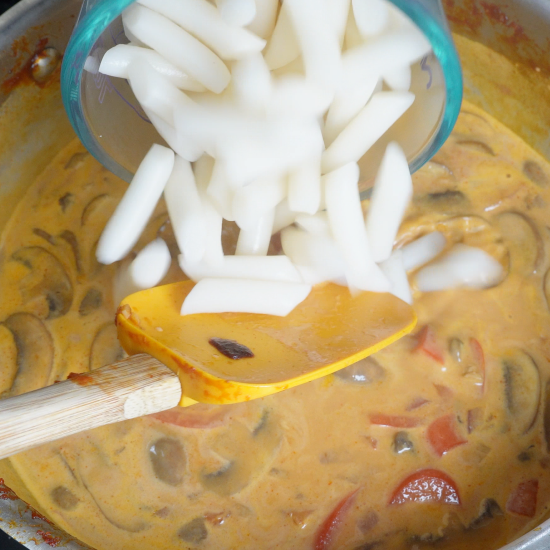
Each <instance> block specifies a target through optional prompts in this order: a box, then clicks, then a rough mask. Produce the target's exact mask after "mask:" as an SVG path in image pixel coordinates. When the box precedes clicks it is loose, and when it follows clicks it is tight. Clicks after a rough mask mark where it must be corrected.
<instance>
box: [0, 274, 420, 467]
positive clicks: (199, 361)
mask: <svg viewBox="0 0 550 550" xmlns="http://www.w3.org/2000/svg"><path fill="white" fill-rule="evenodd" d="M192 287H193V283H192V282H190V281H186V282H183V283H176V284H172V285H167V286H161V287H156V288H152V289H150V290H146V291H143V292H139V293H137V294H133V295H132V296H129V297H128V298H126V299H125V300H124V302H123V303H122V304H121V305H120V307H119V308H118V311H117V315H116V323H117V327H118V336H119V339H120V342H121V344H122V346H123V347H124V349H125V350H126V351H127V352H128V353H129V354H130V355H131V357H129V358H128V359H125V360H123V361H119V362H118V363H115V364H114V365H110V366H107V367H103V368H101V369H98V370H96V371H93V372H90V373H85V374H80V375H77V376H75V377H71V378H70V379H69V380H66V381H64V382H61V383H59V384H54V385H53V386H49V387H47V388H42V389H40V390H36V391H33V392H30V393H27V394H23V395H19V396H16V397H11V398H8V399H3V400H0V458H4V457H6V456H10V455H11V454H15V453H17V452H20V451H23V450H25V449H29V448H31V447H34V446H36V445H39V444H43V443H47V442H49V441H54V440H56V439H59V438H61V437H65V436H67V435H71V434H74V433H77V432H80V431H83V430H87V429H91V428H95V427H98V426H102V425H105V424H110V423H113V422H118V421H120V420H127V419H130V418H136V417H138V416H143V415H146V414H151V413H155V412H160V411H163V410H167V409H170V408H172V407H174V406H176V405H177V404H178V403H179V404H180V405H182V406H186V405H191V404H193V403H195V402H196V401H200V402H204V403H219V404H224V403H235V402H239V401H248V400H250V399H255V398H258V397H262V396H265V395H269V394H271V393H275V392H279V391H282V390H285V389H287V388H290V387H292V386H296V385H298V384H303V383H304V382H309V381H310V380H314V379H315V378H319V377H321V376H325V375H327V374H330V373H332V372H334V371H336V370H338V369H341V368H343V367H346V366H348V365H350V364H352V363H354V362H356V361H359V360H360V359H362V358H363V357H366V356H368V355H370V354H371V353H374V352H376V351H378V350H380V349H382V348H383V347H384V346H387V345H388V344H391V343H392V342H394V341H395V340H397V339H399V338H400V337H401V336H403V335H405V334H407V333H408V332H410V331H411V330H412V329H413V328H414V326H415V324H416V316H415V314H414V311H413V309H412V308H411V307H410V306H409V305H407V304H406V303H405V302H402V301H401V300H399V299H398V298H396V297H394V296H392V295H391V294H378V293H370V292H363V293H360V294H358V295H357V296H351V295H350V293H349V291H348V289H347V288H345V287H341V286H338V285H334V284H326V285H323V286H318V287H315V288H314V289H313V291H312V292H311V294H310V295H309V296H308V298H306V300H305V301H304V302H302V303H301V304H300V305H299V306H298V307H297V308H296V309H294V311H292V312H291V313H290V314H289V315H288V316H286V317H274V316H270V315H258V314H242V313H223V314H198V315H188V316H183V317H182V316H181V315H180V309H181V305H182V303H183V300H184V298H185V296H187V294H188V293H189V292H190V290H191V289H192ZM228 347H229V349H230V350H231V351H232V352H233V351H235V350H236V351H237V352H238V353H237V354H236V356H239V357H240V356H242V355H243V353H242V352H243V350H244V351H246V353H244V355H248V356H245V357H242V358H239V359H235V358H231V357H229V356H227V355H226V354H225V353H227V349H228ZM220 350H221V351H220ZM229 355H232V353H229ZM232 356H233V357H234V356H235V355H234V354H233V355H232ZM165 365H166V366H168V367H169V368H170V369H171V370H169V369H168V368H166V366H165ZM172 371H173V372H172Z"/></svg>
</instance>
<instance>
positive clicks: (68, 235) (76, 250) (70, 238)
mask: <svg viewBox="0 0 550 550" xmlns="http://www.w3.org/2000/svg"><path fill="white" fill-rule="evenodd" d="M59 238H60V239H63V240H64V241H65V242H66V243H67V244H68V245H69V246H70V247H71V251H72V253H73V256H74V263H75V267H76V271H77V273H82V262H81V260H80V247H79V246H78V241H77V239H76V235H75V234H74V233H73V232H72V231H69V230H68V229H66V230H65V231H62V232H61V233H60V234H59Z"/></svg>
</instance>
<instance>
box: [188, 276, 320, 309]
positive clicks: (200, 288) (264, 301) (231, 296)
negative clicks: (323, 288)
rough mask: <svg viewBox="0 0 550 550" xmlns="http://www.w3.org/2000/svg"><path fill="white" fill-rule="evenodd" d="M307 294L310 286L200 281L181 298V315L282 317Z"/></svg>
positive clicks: (278, 283) (238, 281) (300, 284)
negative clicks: (261, 315)
mask: <svg viewBox="0 0 550 550" xmlns="http://www.w3.org/2000/svg"><path fill="white" fill-rule="evenodd" d="M310 292H311V285H306V284H303V283H281V282H274V281H256V280H239V279H203V280H202V281H200V282H199V283H197V284H196V285H195V287H194V288H193V289H192V290H191V292H190V293H189V294H188V295H187V297H186V298H185V301H184V302H183V306H182V308H181V314H182V315H190V314H193V313H225V312H236V313H263V314H267V315H277V316H280V317H284V316H285V315H288V314H289V313H290V312H291V311H292V310H293V309H294V308H295V307H296V306H297V305H298V304H300V303H301V302H303V301H304V300H305V299H306V298H307V296H308V295H309V293H310Z"/></svg>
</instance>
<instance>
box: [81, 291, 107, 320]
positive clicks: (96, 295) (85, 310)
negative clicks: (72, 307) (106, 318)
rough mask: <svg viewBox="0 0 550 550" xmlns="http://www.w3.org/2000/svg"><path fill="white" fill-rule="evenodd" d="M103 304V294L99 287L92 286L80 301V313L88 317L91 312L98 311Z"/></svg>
mask: <svg viewBox="0 0 550 550" xmlns="http://www.w3.org/2000/svg"><path fill="white" fill-rule="evenodd" d="M102 304H103V295H102V294H101V292H100V291H99V290H97V288H90V289H89V290H88V292H86V295H85V296H84V298H82V301H81V302H80V306H79V307H78V313H80V315H81V316H82V317H86V316H87V315H90V313H93V312H94V311H97V310H98V309H99V308H100V307H101V305H102Z"/></svg>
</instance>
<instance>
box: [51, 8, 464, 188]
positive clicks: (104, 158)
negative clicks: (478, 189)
mask: <svg viewBox="0 0 550 550" xmlns="http://www.w3.org/2000/svg"><path fill="white" fill-rule="evenodd" d="M134 1H135V0H111V1H109V2H105V1H103V2H100V3H99V4H98V5H96V6H95V7H94V8H92V9H91V10H90V11H88V12H87V13H86V14H85V15H84V16H83V17H82V18H80V19H79V21H78V23H77V25H76V28H75V30H74V32H73V34H72V36H71V39H70V41H69V44H68V46H67V49H66V52H65V56H64V63H63V66H62V69H61V94H62V97H63V104H64V106H65V110H66V112H67V115H68V117H69V121H70V122H71V124H72V126H73V128H74V130H75V132H76V134H77V136H78V137H79V139H80V140H81V141H82V143H83V145H84V147H86V149H87V150H88V151H89V152H90V153H91V154H92V155H93V156H94V157H95V158H96V159H97V160H98V161H99V162H100V163H101V164H103V165H104V166H105V167H106V168H107V169H108V170H110V171H111V172H113V173H114V174H116V175H117V176H119V177H121V178H123V179H124V180H126V181H131V179H132V176H133V174H132V173H131V172H130V171H129V170H127V169H126V168H124V167H122V166H121V165H120V164H119V163H118V162H116V161H115V160H113V159H112V158H111V157H109V156H108V155H107V154H106V153H105V151H104V149H103V147H101V145H100V144H99V142H98V141H97V139H96V138H95V137H94V136H93V135H92V134H91V133H90V130H89V127H88V125H87V123H86V118H85V115H84V112H83V110H82V104H81V102H80V95H81V85H82V78H81V77H82V73H83V71H84V63H85V62H86V58H87V57H88V54H89V53H90V51H91V49H92V48H93V46H94V44H95V43H96V41H97V40H98V39H99V37H100V36H101V34H102V33H103V31H104V30H105V29H106V28H107V26H109V25H110V24H111V23H112V21H114V20H115V19H116V18H117V17H118V16H119V15H120V14H121V13H122V12H123V11H124V10H125V9H126V8H127V7H128V6H130V5H131V4H133V3H134ZM390 1H391V2H392V4H394V5H395V6H396V7H397V8H399V9H400V10H401V11H402V12H403V13H405V14H406V15H407V16H408V17H409V18H410V19H411V20H412V21H413V22H414V23H415V24H416V25H417V26H418V27H419V28H420V29H421V30H422V32H423V33H424V34H425V36H426V37H427V38H428V40H429V41H430V43H431V44H432V49H433V52H434V54H435V56H436V58H437V60H438V61H439V63H440V65H441V69H442V71H443V76H444V78H445V92H446V93H445V109H444V112H443V117H442V119H441V121H440V124H439V128H438V130H437V132H436V134H435V136H434V137H433V138H432V140H431V142H430V144H429V145H428V146H427V147H426V148H425V149H424V150H423V151H422V152H421V153H420V154H419V155H418V156H417V157H416V158H415V159H413V160H412V162H411V163H410V165H409V167H410V170H411V173H414V172H416V171H417V170H418V169H419V168H420V167H421V166H423V165H424V164H425V163H426V162H428V161H429V160H430V159H431V158H432V157H433V156H434V155H435V154H436V153H437V151H438V150H439V149H440V148H441V146H442V145H443V144H444V143H445V141H446V139H447V138H448V137H449V135H450V133H451V131H452V129H453V127H454V125H455V122H456V119H457V118H458V114H459V112H460V106H461V104H462V89H463V80H462V69H461V65H460V60H459V57H458V53H457V51H456V48H455V46H454V43H453V41H452V38H451V33H450V31H449V30H448V28H447V26H446V24H445V23H442V22H440V21H437V20H436V18H435V17H434V15H433V14H432V13H430V12H429V11H428V10H426V9H425V8H424V7H423V6H422V5H420V4H419V3H417V2H415V1H411V0H390Z"/></svg>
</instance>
